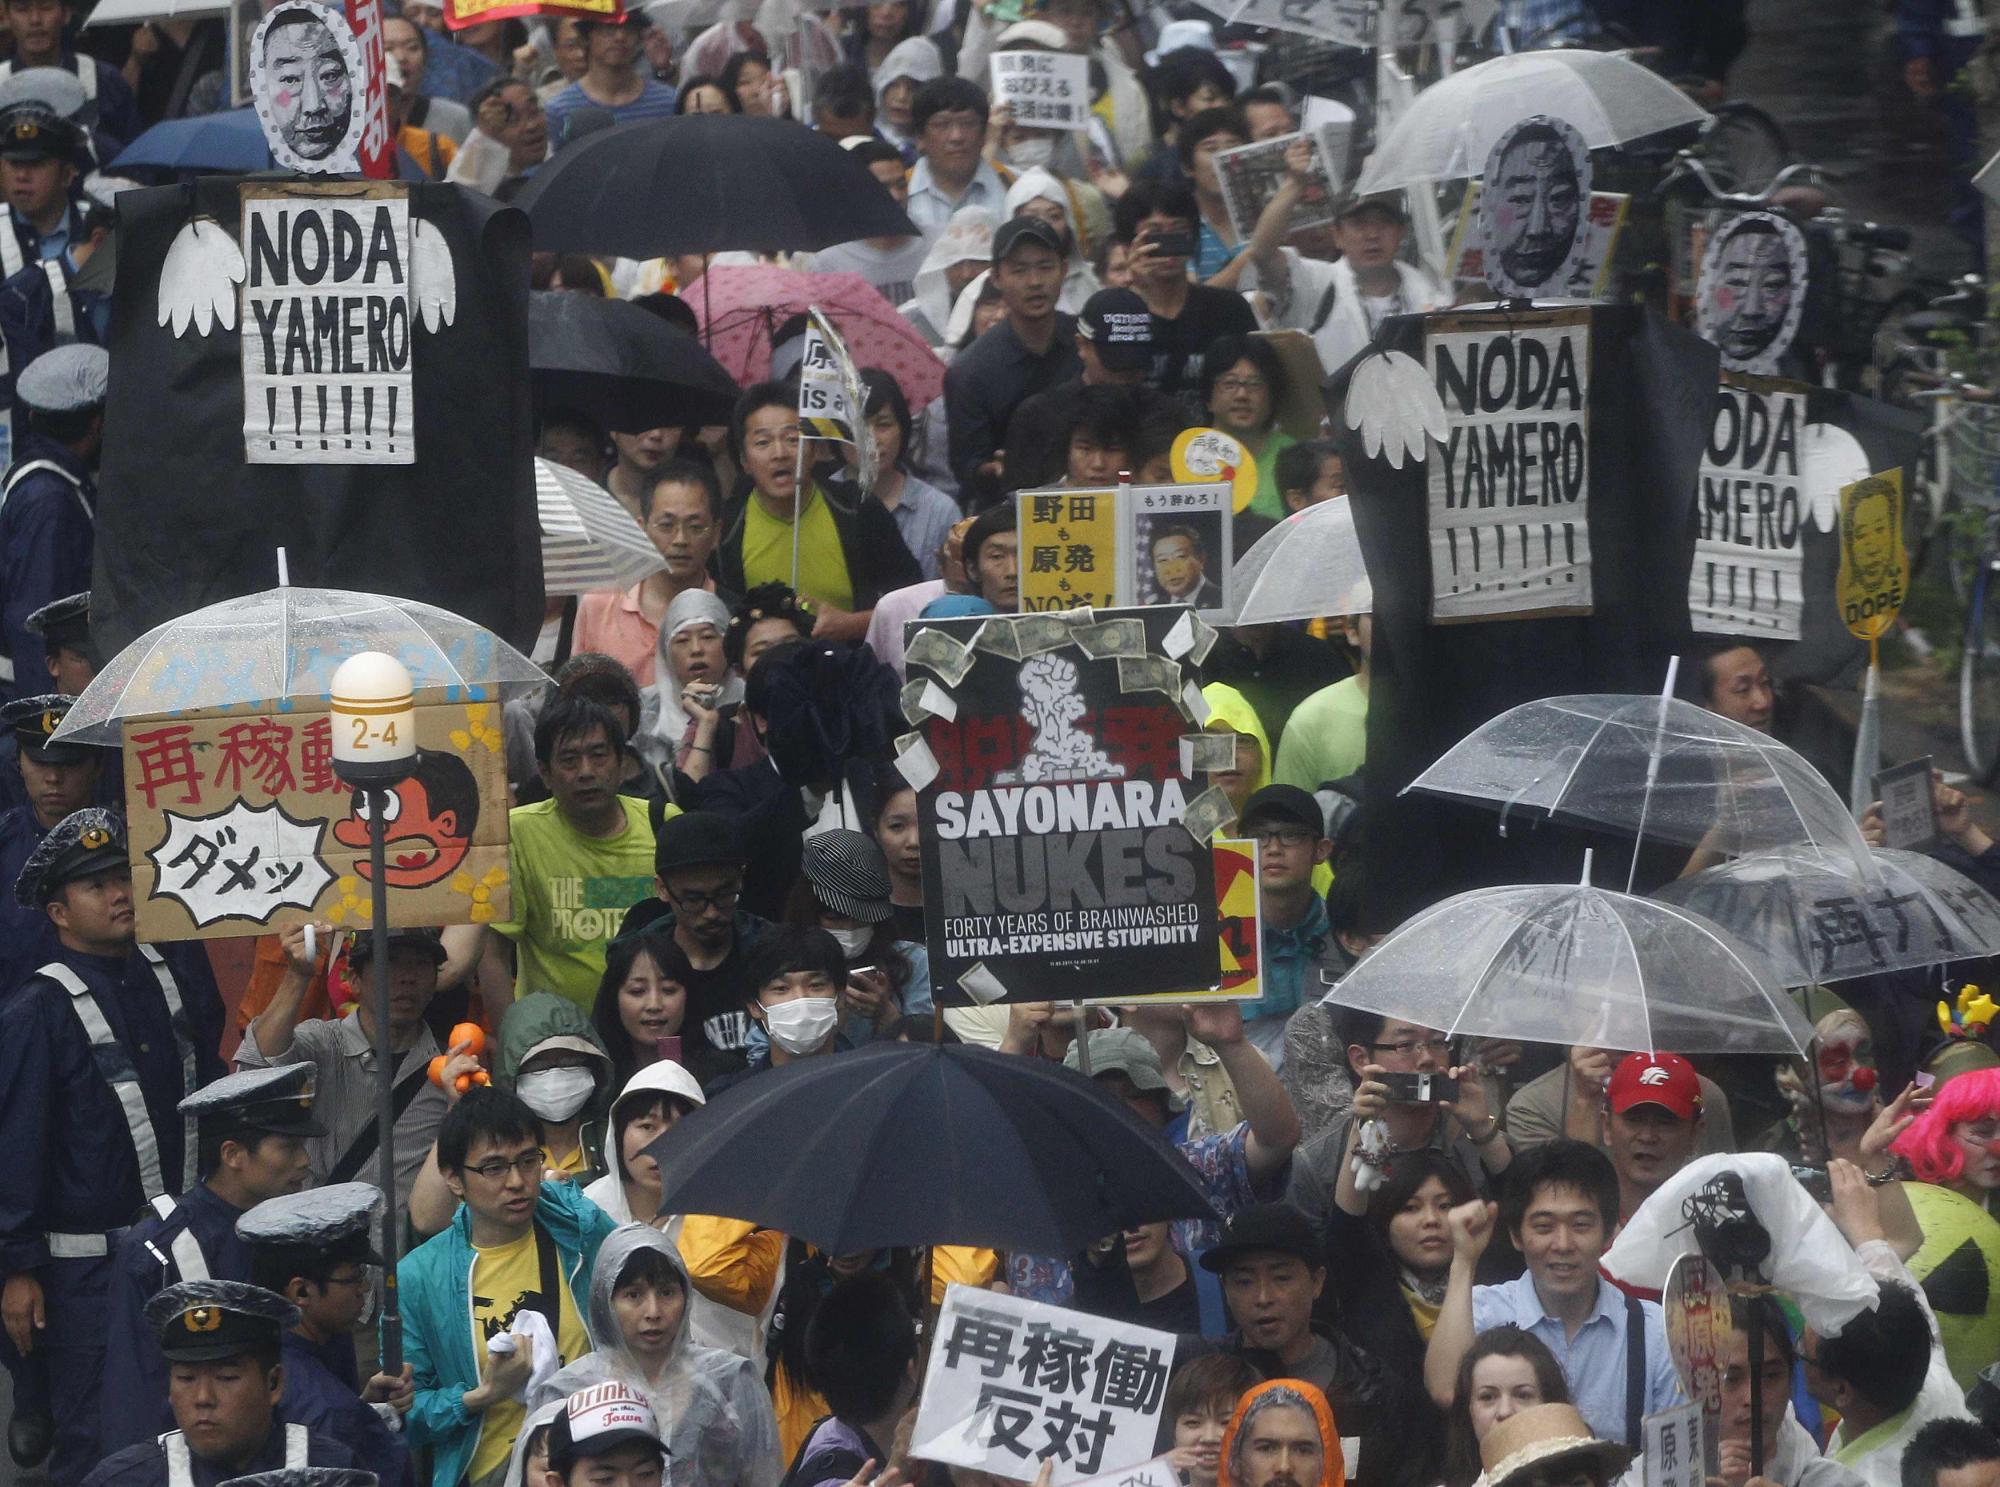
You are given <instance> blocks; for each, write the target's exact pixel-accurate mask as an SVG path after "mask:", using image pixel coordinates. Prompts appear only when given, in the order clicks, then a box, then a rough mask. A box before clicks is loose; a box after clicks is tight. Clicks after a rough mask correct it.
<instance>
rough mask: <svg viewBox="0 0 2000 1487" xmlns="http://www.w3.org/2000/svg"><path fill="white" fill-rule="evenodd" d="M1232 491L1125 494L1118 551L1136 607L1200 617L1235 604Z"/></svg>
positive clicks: (1183, 488)
mask: <svg viewBox="0 0 2000 1487" xmlns="http://www.w3.org/2000/svg"><path fill="white" fill-rule="evenodd" d="M1231 499H1232V498H1231V494H1230V487H1229V486H1228V485H1226V484H1224V483H1221V482H1218V481H1208V482H1200V483H1193V484H1181V485H1134V486H1128V487H1126V488H1125V490H1124V492H1123V493H1122V500H1121V504H1120V506H1119V508H1118V524H1119V529H1120V532H1121V537H1120V540H1119V550H1120V553H1121V556H1122V557H1123V560H1124V562H1125V564H1126V568H1127V573H1128V579H1127V581H1126V582H1125V583H1124V584H1123V586H1122V588H1121V598H1124V599H1125V602H1127V603H1131V604H1145V605H1155V604H1185V605H1187V606H1188V607H1189V608H1191V609H1194V610H1196V611H1198V612H1206V611H1209V610H1215V609H1221V608H1223V607H1224V606H1225V605H1227V604H1228V602H1229V599H1230V597H1231V596H1230V592H1229V590H1230V576H1231V574H1230V570H1231V569H1232V568H1234V567H1235V561H1234V560H1235V549H1234V545H1233V544H1234V540H1235V523H1234V521H1233V520H1232V516H1233V512H1232V509H1231Z"/></svg>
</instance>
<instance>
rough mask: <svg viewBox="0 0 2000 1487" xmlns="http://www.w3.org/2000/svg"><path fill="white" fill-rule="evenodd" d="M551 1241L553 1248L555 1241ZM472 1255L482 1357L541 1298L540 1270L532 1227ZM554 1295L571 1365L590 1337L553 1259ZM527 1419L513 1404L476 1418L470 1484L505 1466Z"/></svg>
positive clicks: (562, 1346)
mask: <svg viewBox="0 0 2000 1487" xmlns="http://www.w3.org/2000/svg"><path fill="white" fill-rule="evenodd" d="M549 1242H550V1243H551V1244H553V1243H554V1242H555V1241H554V1240H550V1241H549ZM472 1253H473V1257H474V1258H473V1262H472V1326H473V1335H474V1336H475V1337H476V1338H477V1339H478V1345H479V1350H480V1352H481V1353H482V1354H483V1353H484V1352H485V1351H486V1344H487V1343H488V1342H490V1341H491V1340H492V1339H494V1338H495V1337H498V1336H499V1335H500V1334H501V1333H502V1332H510V1331H512V1330H513V1327H514V1321H515V1318H516V1316H517V1315H518V1314H519V1313H520V1311H521V1309H522V1307H523V1305H524V1304H526V1303H527V1302H530V1301H536V1300H539V1299H540V1292H541V1289H542V1266H541V1260H540V1257H539V1256H538V1255H537V1254H536V1253H535V1234H534V1231H533V1230H532V1229H531V1230H529V1231H528V1232H527V1233H526V1234H524V1235H522V1236H521V1237H520V1238H519V1239H517V1240H515V1241H514V1242H513V1243H512V1244H503V1245H499V1246H497V1247H496V1248H493V1249H481V1248H480V1247H479V1246H478V1245H474V1246H473V1248H472ZM556 1293H557V1296H558V1299H559V1301H560V1305H561V1311H560V1312H559V1313H558V1315H560V1317H561V1318H562V1320H561V1322H560V1323H559V1324H558V1325H557V1327H556V1348H557V1350H558V1351H559V1352H560V1353H561V1354H562V1361H563V1362H564V1363H574V1362H576V1360H577V1359H579V1358H581V1357H582V1356H583V1355H584V1354H585V1353H587V1352H589V1351H590V1334H589V1333H588V1332H586V1331H585V1330H584V1326H583V1319H582V1318H581V1317H579V1316H578V1315H577V1314H576V1302H575V1300H574V1299H573V1298H572V1297H571V1296H570V1294H569V1285H568V1283H567V1278H566V1277H564V1276H563V1275H562V1273H561V1260H560V1257H558V1260H557V1279H556ZM530 1309H531V1310H538V1309H539V1308H530ZM527 1417H528V1412H527V1409H526V1407H524V1406H522V1405H520V1404H517V1403H515V1402H514V1401H513V1400H507V1401H506V1402H504V1403H501V1404H496V1405H493V1406H492V1407H491V1408H489V1409H488V1410H487V1411H486V1413H485V1414H484V1415H482V1416H481V1417H480V1424H479V1448H478V1449H477V1450H475V1451H474V1452H473V1453H472V1467H471V1469H470V1471H469V1473H468V1476H469V1477H470V1479H471V1480H472V1481H475V1482H477V1481H479V1480H480V1479H481V1478H482V1477H484V1476H486V1475H487V1474H488V1473H489V1472H492V1471H495V1470H497V1469H499V1468H500V1467H503V1466H505V1465H506V1464H507V1458H508V1455H509V1454H510V1453H511V1452H512V1451H513V1449H514V1437H515V1436H516V1435H518V1434H520V1431H521V1424H522V1422H523V1421H524V1420H526V1419H527Z"/></svg>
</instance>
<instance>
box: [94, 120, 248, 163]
mask: <svg viewBox="0 0 2000 1487" xmlns="http://www.w3.org/2000/svg"><path fill="white" fill-rule="evenodd" d="M137 166H154V167H158V168H161V169H165V170H221V171H252V170H269V169H270V168H271V147H270V146H269V145H267V144H266V143H265V142H264V130H263V127H262V126H261V125H259V124H258V122H257V110H255V109H254V108H233V109H230V110H228V111H227V112H226V113H219V114H197V115H196V116H195V117H193V118H191V119H168V120H167V121H166V122H165V123H161V124H155V125H154V126H153V127H152V128H150V129H148V130H147V131H146V132H145V133H143V134H141V135H140V136H139V137H138V138H137V139H135V140H133V141H132V143H131V144H129V145H127V146H126V147H125V148H124V150H122V151H121V152H120V153H119V156H118V158H117V159H116V160H114V161H112V162H111V168H112V169H114V170H127V169H131V168H133V167H137Z"/></svg>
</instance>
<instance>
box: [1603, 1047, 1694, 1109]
mask: <svg viewBox="0 0 2000 1487" xmlns="http://www.w3.org/2000/svg"><path fill="white" fill-rule="evenodd" d="M1605 1099H1606V1102H1607V1103H1608V1104H1609V1105H1610V1107H1611V1113H1612V1114H1613V1115H1623V1114H1624V1113H1625V1112H1626V1111H1627V1110H1630V1109H1631V1108H1632V1107H1633V1106H1634V1105H1658V1106H1660V1107H1661V1108H1662V1109H1664V1110H1670V1111H1672V1112H1673V1114H1674V1116H1675V1118H1676V1119H1678V1120H1693V1119H1694V1118H1695V1117H1696V1116H1698V1115H1700V1114H1701V1080H1700V1078H1699V1077H1698V1076H1697V1075H1696V1074H1695V1072H1694V1065H1693V1064H1691V1063H1689V1062H1688V1061H1687V1060H1686V1059H1684V1058H1682V1057H1681V1056H1680V1055H1679V1054H1678V1053H1628V1054H1626V1055H1625V1057H1624V1058H1622V1059H1620V1060H1619V1061H1618V1067H1617V1068H1616V1069H1614V1070H1612V1071H1611V1083H1610V1084H1609V1085H1608V1086H1606V1088H1605Z"/></svg>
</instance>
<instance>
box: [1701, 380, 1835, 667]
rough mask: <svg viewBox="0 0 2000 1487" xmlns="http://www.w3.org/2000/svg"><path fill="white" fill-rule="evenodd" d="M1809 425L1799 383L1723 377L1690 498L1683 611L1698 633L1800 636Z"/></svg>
mask: <svg viewBox="0 0 2000 1487" xmlns="http://www.w3.org/2000/svg"><path fill="white" fill-rule="evenodd" d="M1805 427H1806V397H1805V389H1804V388H1803V387H1799V386H1797V385H1796V384H1792V383H1783V382H1773V381H1770V380H1767V379H1765V378H1759V377H1748V376H1744V375H1742V374H1740V373H1735V372H1725V373H1724V374H1723V379H1722V388H1721V392H1720V395H1719V397H1718V398H1717V400H1716V406H1715V422H1714V425H1713V426H1712V428H1711V431H1710V433H1709V439H1708V449H1707V452H1706V453H1705V454H1703V456H1702V461H1701V492H1700V495H1699V497H1698V498H1697V500H1696V502H1695V544H1694V564H1693V566H1692V567H1691V568H1690V569H1689V570H1688V614H1689V618H1690V620H1691V622H1692V624H1693V626H1694V628H1695V630H1696V631H1698V632H1701V633H1705V634H1712V635H1754V636H1759V637H1762V638H1764V639H1768V640H1797V639H1798V638H1799V627H1800V623H1801V621H1802V618H1803V615H1804V609H1805V594H1804V588H1803V585H1804V581H1805V549H1804V547H1803V545H1802V535H1803V533H1802V528H1803V526H1804V523H1805V514H1806V503H1805V484H1804V480H1803V477H1802V475H1801V463H1802V462H1801V448H1802V446H1803V442H1804V435H1805Z"/></svg>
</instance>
